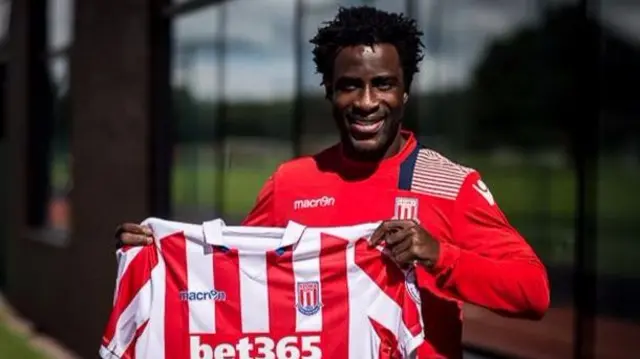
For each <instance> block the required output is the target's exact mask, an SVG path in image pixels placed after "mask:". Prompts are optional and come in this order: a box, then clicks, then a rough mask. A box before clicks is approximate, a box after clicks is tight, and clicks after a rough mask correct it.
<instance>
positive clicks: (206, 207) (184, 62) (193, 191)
mask: <svg viewBox="0 0 640 359" xmlns="http://www.w3.org/2000/svg"><path fill="white" fill-rule="evenodd" d="M222 15H223V13H222V11H221V8H220V7H219V6H206V7H202V8H199V9H197V10H195V11H193V12H189V13H186V14H182V15H179V16H177V17H175V18H174V19H173V40H172V41H173V45H172V51H173V55H172V67H173V69H172V87H173V109H174V123H175V125H174V128H175V129H176V136H175V138H176V143H175V144H174V150H173V155H174V160H173V168H172V184H171V191H172V194H171V198H172V206H171V207H172V210H173V212H174V213H173V216H174V217H175V218H179V219H182V220H194V221H195V220H204V219H206V218H212V217H214V216H218V215H219V213H214V212H215V210H216V207H217V206H218V204H219V202H218V201H219V196H218V195H217V188H218V187H217V186H218V184H219V183H220V176H219V175H218V172H217V168H218V167H217V166H218V164H219V163H220V161H222V160H223V154H222V152H221V151H220V149H219V147H218V146H216V141H215V138H214V137H215V136H218V135H219V133H218V131H216V130H217V129H218V126H219V122H218V121H220V120H221V119H220V114H219V108H220V103H219V102H220V96H221V94H222V93H223V92H222V91H223V87H222V85H221V83H220V81H221V78H220V76H219V75H220V72H219V68H220V67H219V66H220V63H221V57H220V44H221V43H222V42H221V41H222V40H223V39H222V38H221V37H220V36H219V33H220V21H222Z"/></svg>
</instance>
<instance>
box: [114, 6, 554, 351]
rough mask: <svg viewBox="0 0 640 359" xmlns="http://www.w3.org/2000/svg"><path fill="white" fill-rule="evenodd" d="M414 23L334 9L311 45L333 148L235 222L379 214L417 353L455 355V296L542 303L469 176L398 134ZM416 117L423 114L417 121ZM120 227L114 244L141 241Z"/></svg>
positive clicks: (525, 254)
mask: <svg viewBox="0 0 640 359" xmlns="http://www.w3.org/2000/svg"><path fill="white" fill-rule="evenodd" d="M421 35H422V33H421V32H420V31H419V30H418V29H417V27H416V23H415V21H414V20H411V19H408V18H406V17H404V16H402V15H400V14H391V13H387V12H384V11H380V10H377V9H374V8H371V7H352V8H341V9H340V10H339V12H338V14H337V15H336V17H335V18H334V19H333V20H332V21H330V22H327V23H325V24H324V27H322V28H320V29H319V30H318V33H317V35H316V36H315V37H314V38H313V39H312V40H311V42H312V43H313V44H314V45H315V48H314V50H313V55H314V61H315V63H316V66H317V71H318V73H320V74H321V75H322V84H323V86H324V88H325V93H326V98H327V100H328V102H329V104H330V105H331V106H332V109H333V119H334V121H335V122H336V124H337V127H338V130H339V132H340V139H341V141H340V143H339V144H337V145H335V146H333V147H331V148H328V149H326V150H324V151H322V152H321V153H319V154H316V155H314V156H308V157H302V158H298V159H294V160H291V161H288V162H286V163H283V164H282V165H280V166H279V167H278V169H277V170H276V171H275V173H274V174H273V175H272V176H271V177H270V178H269V179H268V180H267V182H266V183H265V185H264V187H263V188H262V190H261V192H260V194H259V196H258V199H257V202H256V205H255V207H254V208H253V210H252V211H251V212H250V213H249V215H248V216H247V218H246V219H245V221H244V222H243V224H244V225H248V226H284V225H285V224H286V223H287V222H288V221H289V220H293V221H296V222H299V223H302V224H305V225H308V226H346V225H355V224H359V223H363V222H371V221H380V220H384V221H385V222H383V224H382V225H381V227H380V228H379V229H378V231H377V232H376V233H375V234H374V235H373V237H372V244H373V245H377V244H382V245H385V246H386V247H387V248H388V249H389V253H390V254H391V255H392V256H393V257H394V259H395V260H396V261H397V262H398V263H400V264H402V265H405V266H415V268H416V274H417V278H418V283H419V284H420V286H421V290H420V293H419V297H420V300H421V304H422V307H423V313H424V322H425V328H426V330H425V336H426V339H427V343H426V344H425V345H424V346H423V347H421V348H420V349H419V357H420V358H461V357H462V349H461V336H462V319H461V303H462V302H468V303H473V304H476V305H479V306H482V307H485V308H488V309H490V310H493V311H495V312H497V313H500V314H503V315H508V316H512V317H521V318H530V319H537V318H540V317H542V315H543V314H544V312H545V311H546V310H547V307H548V305H549V288H548V281H547V275H546V271H545V268H544V266H543V265H542V263H541V262H540V260H539V259H538V257H537V256H536V254H535V253H534V252H533V250H532V249H531V247H530V246H529V245H528V244H527V243H526V242H525V240H524V239H523V238H522V237H521V236H520V234H519V233H518V232H517V231H516V230H515V229H514V228H513V227H512V226H510V225H509V223H508V222H507V219H506V218H505V216H504V215H503V213H502V212H501V211H500V209H499V208H498V206H497V204H496V203H495V201H494V198H493V196H492V195H491V192H490V191H489V189H488V188H487V186H486V185H485V184H484V182H483V181H482V180H481V177H480V175H479V174H478V172H477V171H475V170H473V169H470V168H467V167H464V166H461V165H459V164H456V163H454V162H452V161H450V160H449V159H447V158H445V157H444V156H442V155H441V154H439V153H437V152H436V151H433V150H431V149H428V148H426V147H423V146H421V145H420V144H418V143H417V141H416V139H415V137H414V135H413V134H412V133H410V132H408V131H404V130H402V118H403V115H404V109H405V105H406V103H407V101H409V98H410V94H409V89H410V88H411V81H412V79H413V77H414V75H415V74H416V73H417V72H418V64H419V62H420V60H421V59H422V43H421V41H420V36H421ZM424 120H425V121H428V120H429V119H424ZM149 233H150V232H149V231H148V229H146V228H143V227H140V226H138V225H135V224H124V225H122V226H120V228H119V230H118V231H117V236H118V237H119V240H120V243H124V244H130V245H141V244H145V243H150V238H149V237H148V235H149Z"/></svg>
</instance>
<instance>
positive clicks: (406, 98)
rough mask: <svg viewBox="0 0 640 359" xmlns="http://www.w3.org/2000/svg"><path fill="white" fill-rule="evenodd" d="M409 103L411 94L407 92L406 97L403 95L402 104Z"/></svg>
mask: <svg viewBox="0 0 640 359" xmlns="http://www.w3.org/2000/svg"><path fill="white" fill-rule="evenodd" d="M407 101H409V94H408V93H406V92H405V93H404V95H402V102H403V103H405V104H406V103H407Z"/></svg>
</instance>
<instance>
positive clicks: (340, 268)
mask: <svg viewBox="0 0 640 359" xmlns="http://www.w3.org/2000/svg"><path fill="white" fill-rule="evenodd" d="M321 240H322V247H321V249H320V287H321V290H320V293H321V296H320V299H321V301H322V302H321V303H322V334H321V339H320V342H321V346H322V353H323V354H324V357H326V358H348V357H349V287H348V284H347V255H346V254H347V253H346V248H347V244H348V242H347V241H345V240H342V239H339V238H335V237H332V236H328V235H322V239H321ZM329 337H330V338H329ZM329 342H330V343H331V345H328V344H327V343H329Z"/></svg>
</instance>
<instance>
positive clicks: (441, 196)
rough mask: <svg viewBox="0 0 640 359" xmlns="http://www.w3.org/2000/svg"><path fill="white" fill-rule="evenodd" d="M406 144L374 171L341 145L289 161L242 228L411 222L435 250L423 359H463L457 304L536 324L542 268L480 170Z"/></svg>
mask: <svg viewBox="0 0 640 359" xmlns="http://www.w3.org/2000/svg"><path fill="white" fill-rule="evenodd" d="M403 136H405V138H406V139H407V141H406V144H405V145H404V147H403V149H402V150H401V151H400V153H398V154H397V155H395V156H393V157H391V158H388V159H385V160H383V161H382V162H380V163H377V164H362V163H355V162H352V161H349V160H348V159H347V158H345V157H344V156H343V155H342V150H341V147H340V145H336V146H333V147H331V148H328V149H326V150H324V151H322V152H320V153H319V154H316V155H314V156H306V157H301V158H297V159H294V160H291V161H288V162H285V163H284V164H282V165H280V166H279V167H278V169H277V170H276V172H275V173H274V174H273V175H272V176H271V177H270V178H269V179H268V180H267V182H266V183H265V184H264V186H263V188H262V190H261V191H260V194H259V195H258V199H257V202H256V204H255V207H254V208H253V210H252V211H251V212H250V213H249V215H248V216H247V218H246V219H245V220H244V222H243V225H248V226H285V225H286V224H287V222H288V221H289V220H293V221H296V222H298V223H301V224H304V225H307V226H347V225H356V224H360V223H364V222H375V221H380V220H385V219H391V218H400V219H416V220H417V221H419V223H420V224H421V225H422V226H423V227H424V228H425V229H426V230H427V231H428V232H429V233H430V234H431V235H432V236H433V237H434V238H435V239H436V240H438V241H439V242H440V243H441V245H440V258H439V260H438V262H437V263H436V265H435V267H434V270H433V271H432V273H428V272H427V271H426V270H423V269H421V267H420V269H419V270H418V271H417V273H418V284H419V286H420V289H421V302H422V312H423V316H424V324H425V336H426V340H427V342H426V344H424V345H423V346H422V347H421V348H420V349H419V351H418V353H419V357H420V358H462V347H461V340H462V316H461V304H462V301H464V302H468V303H471V304H475V305H479V306H482V307H485V308H488V309H491V310H493V311H495V312H498V313H501V314H503V315H509V316H513V317H521V318H530V319H538V318H540V317H542V315H543V314H544V313H545V311H546V310H547V308H548V306H549V285H548V279H547V274H546V270H545V268H544V265H543V264H542V263H541V262H540V260H539V258H538V257H537V256H536V254H535V253H534V251H533V250H532V248H531V247H530V246H529V245H528V244H527V243H526V242H525V240H524V239H523V238H522V236H521V235H520V234H519V233H518V232H517V231H516V230H515V229H514V228H513V227H512V226H511V225H510V224H509V223H508V221H507V219H506V218H505V216H504V214H503V213H502V212H501V211H500V209H499V208H498V205H497V204H496V203H495V200H494V198H493V196H492V194H491V192H490V191H489V189H488V188H487V186H486V185H485V184H484V182H483V181H482V180H481V177H480V174H479V173H478V172H477V171H475V170H473V169H470V168H466V167H463V166H461V165H458V164H456V163H454V162H452V161H450V160H448V159H447V158H445V157H443V156H442V155H440V154H439V153H437V152H435V151H432V150H430V149H427V148H424V147H422V146H420V145H419V144H418V143H417V141H416V140H415V137H414V136H413V134H411V133H409V132H403Z"/></svg>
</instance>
